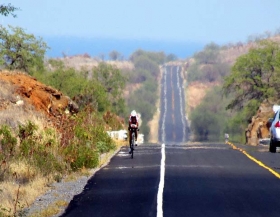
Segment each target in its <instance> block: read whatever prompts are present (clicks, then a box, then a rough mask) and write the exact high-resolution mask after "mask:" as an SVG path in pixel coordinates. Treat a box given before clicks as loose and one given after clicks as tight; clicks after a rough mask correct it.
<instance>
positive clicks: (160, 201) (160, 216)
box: [157, 144, 165, 217]
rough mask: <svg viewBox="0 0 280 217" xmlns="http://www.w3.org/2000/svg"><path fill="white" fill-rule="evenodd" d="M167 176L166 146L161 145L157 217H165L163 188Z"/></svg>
mask: <svg viewBox="0 0 280 217" xmlns="http://www.w3.org/2000/svg"><path fill="white" fill-rule="evenodd" d="M164 176H165V144H162V145H161V163H160V181H159V185H158V194H157V217H163V210H162V206H163V188H164Z"/></svg>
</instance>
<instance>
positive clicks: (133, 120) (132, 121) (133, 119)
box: [128, 110, 138, 154]
mask: <svg viewBox="0 0 280 217" xmlns="http://www.w3.org/2000/svg"><path fill="white" fill-rule="evenodd" d="M132 130H134V132H135V146H137V131H138V117H137V113H136V111H135V110H133V111H132V112H131V114H130V116H129V122H128V131H129V143H130V141H131V136H132ZM129 145H130V144H129ZM129 153H130V154H131V149H129Z"/></svg>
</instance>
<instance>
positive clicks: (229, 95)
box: [188, 40, 280, 142]
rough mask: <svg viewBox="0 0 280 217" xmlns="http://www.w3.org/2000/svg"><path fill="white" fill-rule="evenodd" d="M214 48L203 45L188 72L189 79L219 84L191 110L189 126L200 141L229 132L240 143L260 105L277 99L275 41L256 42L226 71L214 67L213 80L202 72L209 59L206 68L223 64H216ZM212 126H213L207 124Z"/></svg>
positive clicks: (278, 64) (217, 58)
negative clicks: (190, 124) (203, 48)
mask: <svg viewBox="0 0 280 217" xmlns="http://www.w3.org/2000/svg"><path fill="white" fill-rule="evenodd" d="M209 49H210V50H209ZM216 49H217V47H216V46H209V47H208V46H206V49H205V50H204V51H202V52H200V53H199V55H195V60H196V63H195V64H193V65H192V66H191V67H190V69H189V71H188V72H189V78H190V79H193V80H192V81H194V80H199V81H202V82H211V81H212V82H213V81H219V83H220V84H221V86H219V87H216V88H215V89H213V90H212V91H210V92H208V93H207V95H206V96H205V98H204V99H203V101H202V102H201V104H200V105H199V106H198V107H197V108H196V109H195V110H194V111H193V112H192V114H191V116H190V119H191V121H192V126H191V127H192V130H193V132H194V135H195V138H196V139H197V140H200V141H202V140H208V141H212V140H215V139H216V140H217V138H219V139H223V135H224V133H229V134H230V135H231V139H234V140H235V141H239V142H244V141H245V138H244V132H245V129H246V127H247V126H248V123H250V122H251V119H252V116H253V115H255V114H256V111H257V109H258V108H259V106H260V104H261V103H262V102H264V101H270V102H273V101H274V102H277V101H278V99H279V92H280V89H279V73H280V67H279V66H280V61H279V60H280V52H279V44H277V43H275V42H272V41H268V40H264V41H260V42H258V46H256V47H255V48H253V49H251V50H250V51H249V52H248V53H247V54H245V55H242V56H240V57H239V58H238V59H237V60H236V62H235V64H234V65H233V66H232V67H231V70H230V71H228V70H220V71H219V70H217V69H215V70H214V71H215V74H213V77H212V78H213V79H210V78H211V76H209V75H210V74H207V73H203V72H204V68H205V64H206V63H207V64H206V65H209V62H211V64H210V66H209V67H210V68H211V67H212V68H215V67H217V66H219V67H222V64H223V63H219V52H216ZM214 57H215V58H216V59H215V58H214ZM227 67H228V66H226V67H225V68H227ZM222 68H223V67H222ZM194 69H195V70H194ZM220 72H222V73H220ZM224 96H225V97H224ZM213 125H215V129H212V128H209V127H208V126H213Z"/></svg>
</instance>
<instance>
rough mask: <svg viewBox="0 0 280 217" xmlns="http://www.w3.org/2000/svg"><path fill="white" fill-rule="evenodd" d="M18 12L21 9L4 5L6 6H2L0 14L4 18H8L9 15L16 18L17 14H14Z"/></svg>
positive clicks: (0, 6) (0, 5)
mask: <svg viewBox="0 0 280 217" xmlns="http://www.w3.org/2000/svg"><path fill="white" fill-rule="evenodd" d="M16 10H19V8H17V7H15V6H13V5H11V4H8V5H4V4H0V14H1V15H4V16H8V15H9V14H11V15H12V16H13V17H16V14H15V13H14V12H15V11H16Z"/></svg>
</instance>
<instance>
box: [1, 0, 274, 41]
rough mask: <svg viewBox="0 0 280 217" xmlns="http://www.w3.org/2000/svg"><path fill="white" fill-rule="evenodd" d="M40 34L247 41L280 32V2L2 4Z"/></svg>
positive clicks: (58, 0) (59, 0)
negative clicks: (13, 7) (14, 8)
mask: <svg viewBox="0 0 280 217" xmlns="http://www.w3.org/2000/svg"><path fill="white" fill-rule="evenodd" d="M8 3H11V4H12V5H13V6H16V7H19V8H20V10H19V11H16V14H17V18H13V17H12V16H8V17H4V16H1V17H0V22H1V24H2V25H4V26H7V25H8V24H10V25H12V26H19V27H22V28H23V29H25V31H26V32H27V33H32V34H34V35H36V36H40V37H43V38H44V37H46V38H55V37H61V38H65V37H78V38H80V39H87V40H88V39H93V38H98V39H106V40H111V39H117V40H122V41H123V40H138V41H141V40H143V41H157V42H175V43H198V44H207V43H210V42H215V43H217V44H227V43H237V42H240V41H241V42H246V41H247V39H248V37H249V36H252V35H261V34H264V33H265V32H266V31H269V32H275V31H276V30H279V29H280V13H279V11H280V0H79V1H77V0H48V1H46V0H36V1H35V0H2V1H1V3H0V4H8Z"/></svg>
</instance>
